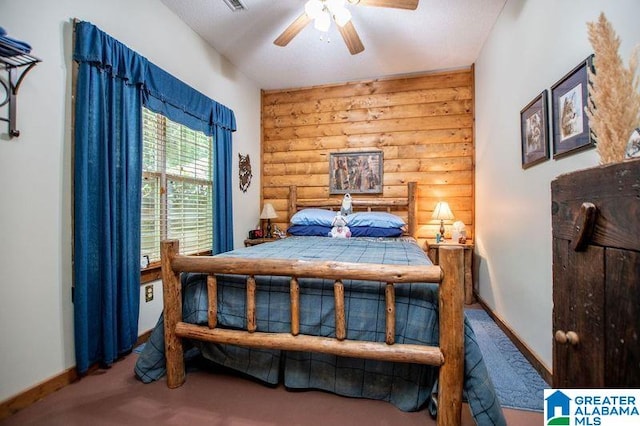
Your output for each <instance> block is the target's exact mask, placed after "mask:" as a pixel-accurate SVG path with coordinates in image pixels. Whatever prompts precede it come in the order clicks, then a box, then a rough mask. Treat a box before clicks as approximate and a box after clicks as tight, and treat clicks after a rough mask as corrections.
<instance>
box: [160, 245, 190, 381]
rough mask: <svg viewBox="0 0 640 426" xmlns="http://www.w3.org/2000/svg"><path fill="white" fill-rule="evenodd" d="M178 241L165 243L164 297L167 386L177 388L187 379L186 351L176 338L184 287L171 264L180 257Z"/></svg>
mask: <svg viewBox="0 0 640 426" xmlns="http://www.w3.org/2000/svg"><path fill="white" fill-rule="evenodd" d="M179 246H180V243H179V242H178V240H169V241H163V242H162V244H161V245H160V250H161V256H162V295H163V297H164V353H165V357H166V359H167V386H168V387H169V388H172V389H173V388H177V387H179V386H182V384H183V383H184V379H185V376H184V374H185V372H184V350H183V348H182V340H181V339H180V338H179V337H178V336H176V333H175V328H176V324H177V323H178V322H180V321H182V286H181V284H180V272H178V271H174V269H173V267H172V265H171V262H172V261H173V259H174V258H175V257H176V256H177V255H178V251H179Z"/></svg>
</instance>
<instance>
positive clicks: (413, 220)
mask: <svg viewBox="0 0 640 426" xmlns="http://www.w3.org/2000/svg"><path fill="white" fill-rule="evenodd" d="M417 192H418V183H417V182H409V183H408V184H407V202H408V206H407V210H408V212H407V222H408V223H409V229H408V232H409V236H410V237H413V238H416V234H417V230H418V224H417V219H418V203H417V202H416V199H417V198H416V197H417Z"/></svg>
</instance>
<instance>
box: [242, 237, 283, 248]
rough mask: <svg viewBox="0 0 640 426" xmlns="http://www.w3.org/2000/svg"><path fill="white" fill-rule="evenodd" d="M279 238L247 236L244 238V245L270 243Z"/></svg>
mask: <svg viewBox="0 0 640 426" xmlns="http://www.w3.org/2000/svg"><path fill="white" fill-rule="evenodd" d="M279 239H280V238H277V237H273V238H247V239H246V240H244V246H245V247H251V246H257V245H258V244H264V243H270V242H272V241H275V240H279Z"/></svg>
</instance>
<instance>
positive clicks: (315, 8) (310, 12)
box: [304, 0, 324, 19]
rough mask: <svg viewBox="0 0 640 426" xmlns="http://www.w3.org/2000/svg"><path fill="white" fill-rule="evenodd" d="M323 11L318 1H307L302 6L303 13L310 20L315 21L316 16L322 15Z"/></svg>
mask: <svg viewBox="0 0 640 426" xmlns="http://www.w3.org/2000/svg"><path fill="white" fill-rule="evenodd" d="M323 9H324V5H323V4H322V2H321V1H320V0H309V1H308V2H307V3H305V5H304V12H305V13H306V14H307V16H309V18H311V19H317V18H318V16H320V14H321V13H322V11H323Z"/></svg>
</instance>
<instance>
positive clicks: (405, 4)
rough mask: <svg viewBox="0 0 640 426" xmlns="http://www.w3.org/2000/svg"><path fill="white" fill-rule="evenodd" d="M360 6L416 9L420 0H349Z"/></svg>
mask: <svg viewBox="0 0 640 426" xmlns="http://www.w3.org/2000/svg"><path fill="white" fill-rule="evenodd" d="M349 2H350V3H353V4H357V5H359V6H377V7H391V8H394V9H408V10H416V9H417V8H418V2H419V0H349Z"/></svg>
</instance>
